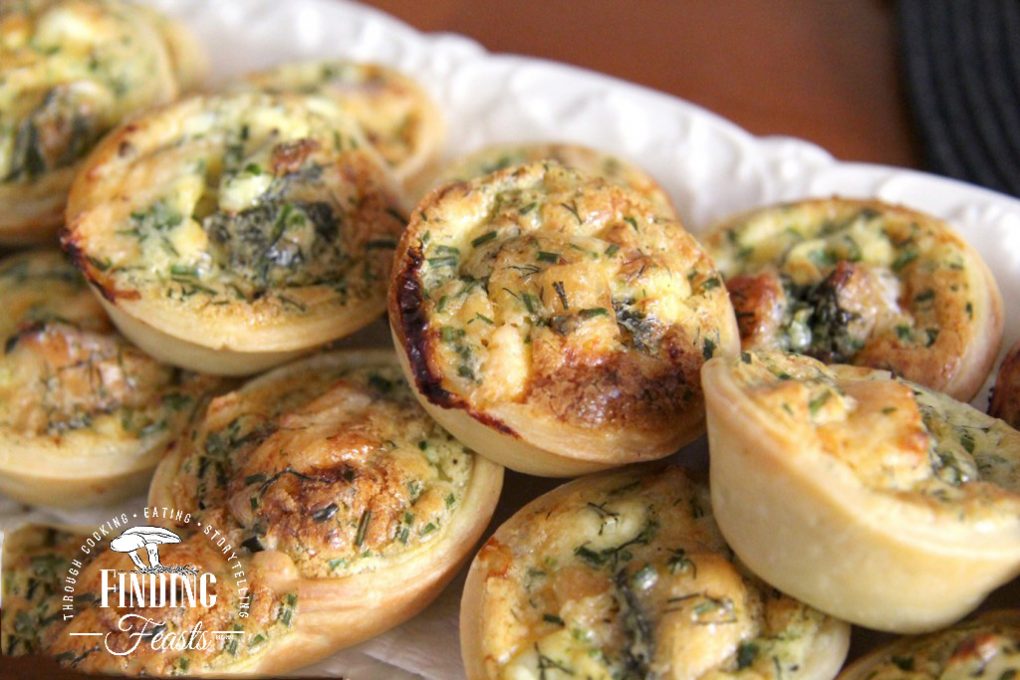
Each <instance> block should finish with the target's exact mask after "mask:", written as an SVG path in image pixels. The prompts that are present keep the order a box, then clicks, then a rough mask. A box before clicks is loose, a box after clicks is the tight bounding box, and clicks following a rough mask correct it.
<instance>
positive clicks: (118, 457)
mask: <svg viewBox="0 0 1020 680" xmlns="http://www.w3.org/2000/svg"><path fill="white" fill-rule="evenodd" d="M168 440H169V436H166V437H161V438H159V439H158V440H156V441H153V442H151V443H149V444H147V445H146V446H144V447H143V448H142V449H141V450H138V448H137V442H129V443H127V444H124V445H117V444H113V445H103V444H102V443H101V442H94V443H92V445H88V446H80V445H76V446H75V447H74V449H73V450H69V447H66V446H64V447H58V446H56V445H54V444H52V443H51V442H49V441H42V442H40V441H25V440H24V439H15V438H12V437H4V436H0V493H3V494H4V495H6V496H9V497H10V498H13V499H15V500H18V501H21V502H22V503H29V504H31V505H45V506H49V507H56V508H83V507H88V506H92V505H100V504H105V503H113V502H116V501H120V500H124V499H126V498H130V497H131V496H134V495H136V494H138V493H139V492H141V491H144V490H145V487H146V484H147V483H148V481H149V479H150V478H151V475H152V469H153V468H154V467H155V466H156V463H157V462H159V457H160V455H161V454H162V453H163V452H164V451H165V450H166V447H167V445H168V444H169V441H168Z"/></svg>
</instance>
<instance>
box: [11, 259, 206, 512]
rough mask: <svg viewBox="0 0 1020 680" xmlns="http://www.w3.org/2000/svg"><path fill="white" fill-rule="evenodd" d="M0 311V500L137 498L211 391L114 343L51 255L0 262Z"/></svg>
mask: <svg viewBox="0 0 1020 680" xmlns="http://www.w3.org/2000/svg"><path fill="white" fill-rule="evenodd" d="M0 308H2V309H3V310H4V315H3V317H2V318H0V340H2V341H3V343H4V351H3V355H2V356H0V491H2V492H3V493H5V494H6V495H9V496H11V497H13V498H17V499H19V500H22V501H24V502H28V503H39V504H43V505H59V506H81V505H87V504H93V503H99V502H107V501H112V500H116V499H118V498H122V497H126V496H128V495H130V494H132V493H137V492H138V491H140V490H142V489H143V488H144V486H145V484H147V482H148V478H149V475H150V474H151V472H152V469H153V468H154V467H155V465H156V461H157V460H158V458H159V456H160V455H161V454H162V453H163V452H164V451H165V450H166V448H167V446H168V445H169V444H170V442H171V441H172V440H173V439H174V438H175V437H177V436H178V435H179V434H180V433H181V432H182V431H183V430H184V429H185V427H186V426H187V423H188V421H189V419H190V417H191V414H192V413H193V412H194V411H195V409H196V407H197V406H198V405H199V403H200V402H201V401H202V400H203V398H204V396H205V395H206V394H207V393H208V392H209V390H211V389H213V388H214V387H215V386H216V384H217V382H218V381H216V380H213V379H211V378H207V377H203V376H199V375H196V374H194V373H189V372H186V371H182V370H180V369H177V368H173V367H172V366H167V365H165V364H161V363H159V362H157V361H155V360H154V359H152V358H150V357H149V356H147V355H145V354H143V353H142V352H141V351H140V350H139V349H138V348H136V347H134V346H133V345H131V344H130V343H128V342H127V341H126V340H124V338H123V337H121V336H120V334H119V333H117V331H116V330H115V329H114V328H113V327H112V326H111V324H110V321H109V319H108V318H107V316H106V314H105V313H104V312H103V309H102V307H101V306H100V304H99V302H98V301H96V299H95V297H94V296H93V295H92V293H91V292H90V291H89V289H88V285H87V284H86V283H85V280H84V279H83V278H82V276H81V274H80V273H79V272H78V271H77V270H76V269H75V268H74V266H73V265H72V264H70V263H69V262H67V261H66V260H65V259H64V257H63V255H62V254H61V253H60V252H58V251H56V250H50V251H38V252H31V253H25V254H21V255H15V256H12V257H9V258H7V259H4V260H0Z"/></svg>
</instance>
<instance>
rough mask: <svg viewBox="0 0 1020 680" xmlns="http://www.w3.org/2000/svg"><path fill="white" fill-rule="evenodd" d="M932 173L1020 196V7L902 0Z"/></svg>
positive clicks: (914, 92) (911, 82) (970, 0)
mask: <svg viewBox="0 0 1020 680" xmlns="http://www.w3.org/2000/svg"><path fill="white" fill-rule="evenodd" d="M899 24H900V36H901V42H902V45H903V62H904V67H905V74H906V81H907V92H908V96H909V98H910V103H911V107H912V109H913V113H914V118H915V120H916V122H917V125H918V128H919V130H920V135H921V140H922V142H923V144H924V151H925V156H926V161H927V163H928V166H929V168H930V169H931V170H932V171H934V172H937V173H939V174H943V175H948V176H949V177H955V178H957V179H962V180H965V181H968V182H974V183H976V184H982V185H984V186H986V187H989V188H990V189H996V190H998V191H1002V192H1006V193H1010V194H1013V195H1015V196H1020V0H899Z"/></svg>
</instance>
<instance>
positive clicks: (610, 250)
mask: <svg viewBox="0 0 1020 680" xmlns="http://www.w3.org/2000/svg"><path fill="white" fill-rule="evenodd" d="M619 250H620V246H618V245H616V244H615V243H610V244H609V247H607V248H606V257H612V256H613V255H616V253H617V252H619Z"/></svg>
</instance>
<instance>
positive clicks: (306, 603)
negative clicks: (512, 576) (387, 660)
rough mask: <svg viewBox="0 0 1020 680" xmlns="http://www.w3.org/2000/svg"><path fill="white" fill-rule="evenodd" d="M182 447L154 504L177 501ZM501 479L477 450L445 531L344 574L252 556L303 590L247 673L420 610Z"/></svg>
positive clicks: (372, 357)
mask: <svg viewBox="0 0 1020 680" xmlns="http://www.w3.org/2000/svg"><path fill="white" fill-rule="evenodd" d="M381 361H392V353H391V352H389V351H388V350H346V351H339V352H331V353H327V354H322V355H319V356H316V357H312V358H309V359H307V360H305V361H303V362H301V365H304V366H307V365H308V363H320V364H321V365H323V366H330V367H334V368H335V367H344V366H349V367H357V366H360V365H363V364H365V363H379V362H381ZM288 370H289V367H288V366H282V367H280V368H277V369H275V370H274V371H272V372H270V373H267V374H265V375H263V376H260V377H258V378H256V379H255V380H254V381H253V382H252V383H249V385H250V384H253V383H259V384H265V383H272V382H273V380H274V379H276V378H277V377H278V376H281V375H282V374H284V373H285V372H286V371H288ZM181 454H182V450H181V449H180V448H178V447H174V448H173V449H171V451H170V452H169V453H168V454H167V456H166V457H165V458H164V459H163V460H162V461H161V462H160V464H159V466H158V467H157V468H156V473H155V475H154V476H153V478H152V484H151V485H150V487H149V497H148V502H149V504H150V505H153V504H155V505H156V506H160V507H162V506H166V507H176V506H175V503H174V498H173V495H172V493H171V489H172V484H171V481H172V480H173V478H174V476H176V475H177V474H179V472H180V466H181V463H182V456H181ZM502 486H503V468H502V467H500V466H498V465H496V464H494V463H492V462H490V461H488V460H486V459H485V458H484V457H482V456H478V455H476V456H475V457H474V462H473V469H472V472H471V481H470V482H469V484H468V487H467V489H466V490H465V494H464V498H463V501H462V505H461V507H460V509H459V510H458V511H457V512H456V513H455V514H454V515H453V516H452V517H451V520H450V523H449V524H448V525H447V527H446V530H445V531H444V532H443V534H442V535H441V536H439V537H437V539H436V540H434V541H430V542H429V543H427V544H425V545H424V546H422V547H421V548H419V549H417V550H414V551H411V552H409V553H408V554H405V555H401V556H399V557H396V558H394V560H393V564H392V565H391V566H388V567H387V568H384V569H378V570H375V571H366V572H362V573H357V574H352V575H349V576H344V577H339V578H321V579H316V578H303V577H302V576H301V574H300V573H299V572H298V569H297V567H296V566H295V564H294V562H293V560H292V559H291V558H290V557H289V556H287V555H286V554H285V553H283V552H281V551H277V550H264V551H261V552H258V553H255V554H254V555H253V557H252V562H253V565H254V567H255V568H256V569H262V570H264V571H265V572H266V573H269V574H272V578H273V579H274V581H275V583H276V585H277V587H278V588H279V589H281V590H285V589H294V590H296V591H297V593H298V605H297V616H296V618H295V629H294V630H293V631H292V632H291V634H290V635H288V636H287V637H286V638H285V639H283V640H281V641H280V644H279V647H276V648H274V650H273V651H272V653H270V654H267V655H265V656H264V657H261V658H260V659H258V660H257V661H256V662H255V664H254V666H252V667H250V668H245V669H244V672H245V673H256V674H267V673H280V672H285V671H289V670H293V669H296V668H300V667H302V666H306V665H308V664H311V663H314V662H315V661H316V660H318V659H321V658H324V657H326V656H329V655H330V654H332V653H333V652H336V651H337V650H339V649H342V648H344V647H349V646H351V645H354V644H357V643H359V642H362V641H364V640H367V639H369V638H371V637H374V636H376V635H379V634H381V633H383V632H385V631H387V630H389V629H390V628H393V627H394V626H397V625H399V624H401V623H403V622H404V621H406V620H408V619H410V618H411V617H413V616H415V615H416V614H418V613H419V612H420V611H421V610H423V609H424V608H425V607H426V606H428V604H429V603H431V602H432V601H433V600H434V599H435V598H436V597H437V596H438V595H439V594H440V592H442V590H443V588H445V587H446V585H447V584H448V583H449V582H450V580H451V579H452V578H453V577H454V575H455V574H456V573H457V571H458V570H459V569H460V567H461V566H462V565H463V563H464V561H465V560H466V559H467V558H468V557H469V556H470V555H471V552H472V550H473V549H474V547H475V545H476V543H477V542H478V540H479V539H480V538H481V537H482V533H483V532H484V531H485V528H486V527H487V526H488V525H489V521H490V520H491V518H492V514H493V512H494V511H495V509H496V503H497V501H498V500H499V495H500V490H501V489H502Z"/></svg>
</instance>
